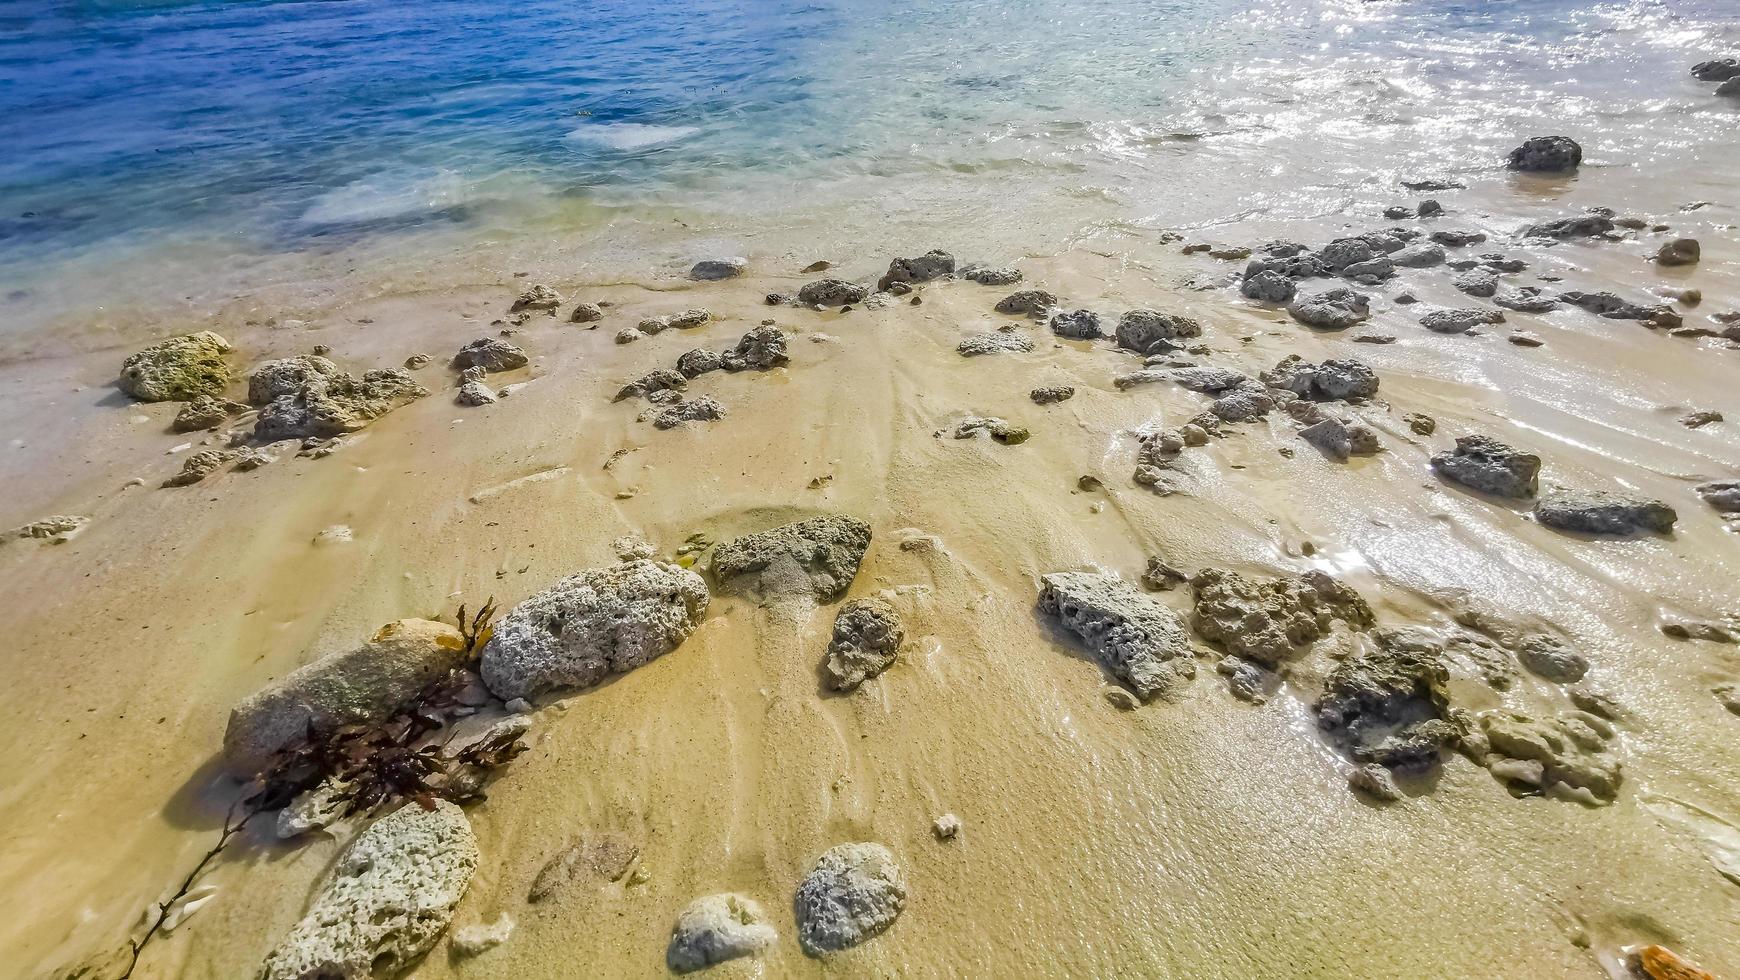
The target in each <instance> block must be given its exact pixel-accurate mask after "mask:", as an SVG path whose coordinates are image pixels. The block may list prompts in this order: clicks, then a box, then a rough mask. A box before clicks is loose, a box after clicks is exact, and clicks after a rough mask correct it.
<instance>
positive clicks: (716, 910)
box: [665, 893, 778, 973]
mask: <svg viewBox="0 0 1740 980" xmlns="http://www.w3.org/2000/svg"><path fill="white" fill-rule="evenodd" d="M777 938H778V934H777V933H775V932H774V930H773V927H772V926H770V925H768V924H767V916H766V914H765V913H763V912H762V911H761V906H760V905H758V904H757V903H756V902H755V900H754V899H750V898H745V897H744V896H742V895H737V894H732V893H725V894H722V895H708V896H706V897H704V898H697V899H695V900H694V901H693V902H690V903H689V904H688V905H687V906H686V907H684V909H683V911H682V912H681V913H680V914H679V915H678V916H677V924H676V926H675V928H673V929H672V930H671V943H670V945H669V946H668V947H666V949H665V964H666V965H667V966H669V967H670V968H671V970H672V971H674V972H676V973H692V972H694V971H696V970H699V969H702V968H703V967H708V966H712V965H713V964H715V963H723V962H725V961H726V960H733V959H736V958H738V957H740V956H753V955H755V954H756V953H759V952H761V951H762V950H763V949H766V948H767V947H769V946H771V945H773V942H774V940H775V939H777Z"/></svg>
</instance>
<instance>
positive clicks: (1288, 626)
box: [1190, 568, 1373, 667]
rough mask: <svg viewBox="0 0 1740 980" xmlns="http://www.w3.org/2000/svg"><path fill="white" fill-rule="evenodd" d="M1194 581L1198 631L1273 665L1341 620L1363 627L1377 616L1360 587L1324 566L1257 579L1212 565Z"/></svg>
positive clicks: (1238, 652)
mask: <svg viewBox="0 0 1740 980" xmlns="http://www.w3.org/2000/svg"><path fill="white" fill-rule="evenodd" d="M1190 586H1191V589H1192V590H1193V592H1194V598H1195V605H1194V611H1193V614H1192V621H1191V624H1192V625H1193V626H1195V627H1196V632H1197V633H1199V634H1200V635H1201V636H1202V638H1203V639H1205V640H1209V641H1211V642H1215V643H1219V644H1220V645H1221V646H1223V647H1225V648H1226V649H1227V651H1228V652H1230V653H1233V654H1236V655H1237V656H1240V657H1244V658H1246V659H1249V660H1255V661H1257V662H1258V663H1261V664H1264V665H1267V666H1271V667H1272V666H1275V665H1277V664H1279V663H1281V662H1283V661H1285V660H1287V659H1288V658H1290V657H1292V656H1293V655H1294V654H1295V653H1297V652H1298V651H1299V650H1300V649H1301V648H1303V647H1305V646H1306V645H1308V644H1310V643H1313V642H1315V641H1317V640H1319V639H1322V638H1323V637H1324V636H1327V635H1328V633H1329V631H1330V629H1331V628H1332V627H1333V626H1334V624H1335V623H1337V622H1340V623H1343V624H1346V625H1347V626H1348V627H1349V628H1351V629H1355V630H1363V629H1365V628H1367V627H1369V626H1371V625H1372V621H1373V620H1372V612H1371V607H1370V606H1368V605H1366V602H1365V600H1364V599H1362V598H1360V596H1359V594H1358V593H1357V592H1355V591H1353V590H1352V589H1351V588H1348V587H1347V586H1346V585H1343V584H1342V583H1340V582H1337V581H1336V580H1335V579H1333V578H1331V577H1329V576H1328V575H1327V574H1325V573H1323V572H1320V571H1310V572H1306V573H1305V574H1304V575H1301V576H1297V577H1294V576H1283V577H1280V578H1272V579H1255V578H1249V577H1246V576H1244V575H1240V574H1239V573H1237V572H1230V571H1224V570H1221V569H1216V568H1208V569H1203V570H1202V571H1201V572H1199V573H1197V575H1196V577H1195V578H1192V579H1191V580H1190Z"/></svg>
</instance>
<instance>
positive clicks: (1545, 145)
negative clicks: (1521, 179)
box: [1506, 136, 1583, 173]
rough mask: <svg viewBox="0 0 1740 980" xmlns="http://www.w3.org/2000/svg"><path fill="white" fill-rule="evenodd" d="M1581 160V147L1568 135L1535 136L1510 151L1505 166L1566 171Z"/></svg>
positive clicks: (1539, 170)
mask: <svg viewBox="0 0 1740 980" xmlns="http://www.w3.org/2000/svg"><path fill="white" fill-rule="evenodd" d="M1582 162H1583V148H1582V147H1581V146H1579V145H1578V144H1577V141H1576V140H1574V139H1572V138H1570V137H1569V136H1536V137H1533V138H1531V139H1527V140H1524V141H1523V144H1522V145H1521V146H1519V147H1517V148H1516V149H1514V150H1512V151H1510V158H1509V160H1508V161H1507V163H1506V166H1508V167H1510V169H1512V170H1520V171H1524V172H1527V173H1567V172H1569V171H1572V170H1576V169H1577V167H1578V165H1580V164H1581V163H1582Z"/></svg>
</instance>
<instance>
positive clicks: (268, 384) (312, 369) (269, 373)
mask: <svg viewBox="0 0 1740 980" xmlns="http://www.w3.org/2000/svg"><path fill="white" fill-rule="evenodd" d="M338 373H340V372H339V369H338V365H337V364H334V363H332V362H331V361H329V360H327V359H326V358H324V357H320V356H318V355H313V354H299V355H297V356H295V357H281V358H278V359H276V360H271V361H266V362H264V363H262V364H260V365H259V366H257V367H255V368H254V370H253V372H252V373H251V374H249V375H248V404H250V405H267V404H270V403H271V402H272V401H273V399H276V398H279V397H282V396H284V395H293V394H295V393H296V392H297V390H299V389H300V388H301V387H302V386H303V385H305V384H307V383H308V382H310V381H312V380H314V379H316V378H322V377H330V376H332V375H335V374H338Z"/></svg>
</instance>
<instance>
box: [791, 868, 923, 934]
mask: <svg viewBox="0 0 1740 980" xmlns="http://www.w3.org/2000/svg"><path fill="white" fill-rule="evenodd" d="M792 907H793V911H794V912H795V913H796V915H797V928H798V942H799V943H800V944H802V946H803V948H804V952H806V953H808V954H809V955H811V956H825V955H827V954H829V953H836V952H839V951H840V950H843V949H849V948H851V947H853V946H856V945H858V944H859V943H862V942H864V941H865V940H867V939H872V938H874V937H875V936H877V935H879V934H881V933H882V932H883V931H885V930H886V929H887V928H888V927H889V926H891V925H893V924H894V920H895V919H897V918H899V917H900V912H901V910H902V909H904V908H905V907H906V881H905V878H904V877H903V876H902V875H901V873H900V866H899V865H898V864H897V863H896V862H895V860H894V855H893V853H892V852H890V851H889V850H888V848H886V847H883V846H882V845H881V844H869V843H864V844H837V845H835V846H833V847H831V848H829V849H828V850H827V851H825V852H823V854H822V856H821V858H820V859H819V860H817V861H816V864H815V867H814V868H812V869H811V870H810V872H809V874H807V875H805V876H804V879H803V881H802V882H801V883H800V884H799V885H798V889H797V897H796V899H795V900H794V901H793V902H792Z"/></svg>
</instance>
